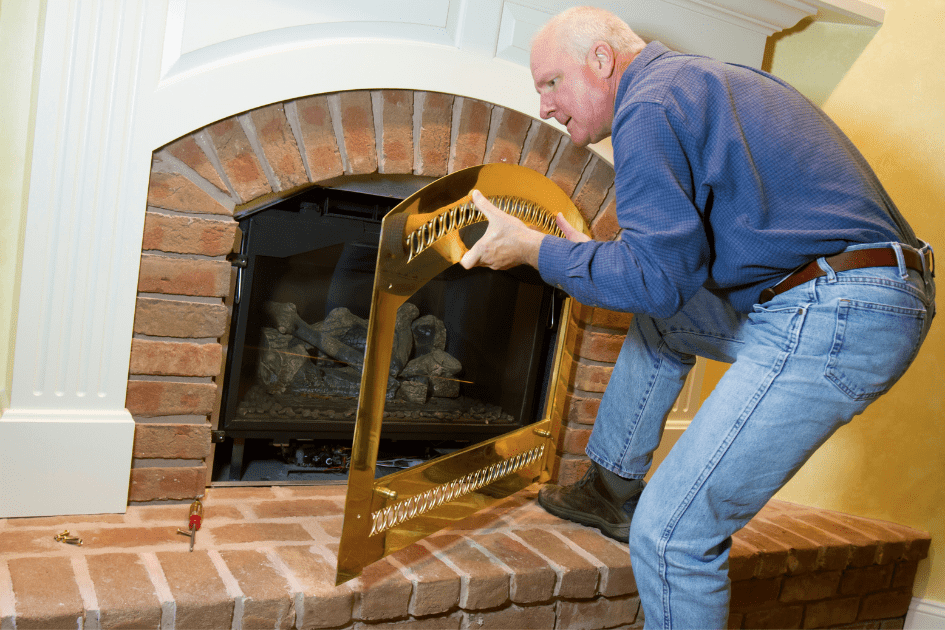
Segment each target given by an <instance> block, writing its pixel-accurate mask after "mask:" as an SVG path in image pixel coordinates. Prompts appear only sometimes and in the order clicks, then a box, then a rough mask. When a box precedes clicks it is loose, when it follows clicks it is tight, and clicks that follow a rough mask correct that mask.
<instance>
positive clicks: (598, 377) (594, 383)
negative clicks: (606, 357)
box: [573, 359, 614, 393]
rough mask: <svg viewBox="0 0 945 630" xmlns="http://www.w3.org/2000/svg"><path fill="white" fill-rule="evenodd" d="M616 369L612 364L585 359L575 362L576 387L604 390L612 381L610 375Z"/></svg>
mask: <svg viewBox="0 0 945 630" xmlns="http://www.w3.org/2000/svg"><path fill="white" fill-rule="evenodd" d="M613 371H614V368H613V366H612V365H598V364H596V363H590V362H588V361H585V360H583V359H581V360H578V361H577V362H576V363H575V370H574V372H573V374H574V388H575V389H582V390H584V391H586V392H601V393H602V392H603V391H604V390H605V389H607V383H609V382H610V375H611V373H612V372H613Z"/></svg>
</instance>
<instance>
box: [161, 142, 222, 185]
mask: <svg viewBox="0 0 945 630" xmlns="http://www.w3.org/2000/svg"><path fill="white" fill-rule="evenodd" d="M165 150H166V151H167V152H168V153H170V154H171V155H173V156H174V157H176V158H177V159H178V160H180V161H181V162H183V163H184V164H186V165H187V166H189V167H190V168H192V169H194V170H195V171H196V172H197V174H198V175H200V176H201V177H203V178H204V179H205V180H207V181H208V182H210V183H211V184H213V185H214V186H216V187H217V188H219V189H220V191H221V192H227V189H226V184H224V183H223V180H222V179H221V178H220V174H219V173H217V170H216V169H215V168H214V167H213V164H211V162H210V159H209V158H208V157H207V154H206V153H204V152H203V149H201V148H200V146H199V145H198V144H197V141H196V139H195V138H194V136H193V135H188V136H184V137H183V138H180V139H179V140H175V141H174V142H172V143H170V144H168V145H167V146H166V147H165Z"/></svg>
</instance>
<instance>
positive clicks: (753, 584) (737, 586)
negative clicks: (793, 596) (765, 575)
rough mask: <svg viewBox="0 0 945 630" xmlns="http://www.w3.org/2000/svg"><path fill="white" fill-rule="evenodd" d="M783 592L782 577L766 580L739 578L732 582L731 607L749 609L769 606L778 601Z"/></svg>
mask: <svg viewBox="0 0 945 630" xmlns="http://www.w3.org/2000/svg"><path fill="white" fill-rule="evenodd" d="M780 592H781V578H779V577H777V578H769V579H766V580H755V579H752V580H739V581H738V582H732V597H731V604H730V605H731V607H732V609H733V610H747V609H751V608H760V607H764V606H769V605H772V604H774V603H776V602H777V601H778V593H780Z"/></svg>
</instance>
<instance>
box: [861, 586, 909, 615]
mask: <svg viewBox="0 0 945 630" xmlns="http://www.w3.org/2000/svg"><path fill="white" fill-rule="evenodd" d="M861 602H862V603H861V605H860V614H859V616H858V617H857V619H859V620H861V621H862V620H866V619H892V618H893V617H902V616H904V615H905V614H906V613H907V612H909V604H911V603H912V589H902V590H896V591H880V592H878V593H870V594H868V595H864V596H863V597H862V598H861Z"/></svg>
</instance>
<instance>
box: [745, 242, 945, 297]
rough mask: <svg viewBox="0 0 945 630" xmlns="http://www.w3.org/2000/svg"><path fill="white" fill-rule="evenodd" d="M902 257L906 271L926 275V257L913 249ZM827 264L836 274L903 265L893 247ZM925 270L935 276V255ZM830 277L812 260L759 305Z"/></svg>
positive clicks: (928, 256) (857, 251) (928, 255)
mask: <svg viewBox="0 0 945 630" xmlns="http://www.w3.org/2000/svg"><path fill="white" fill-rule="evenodd" d="M902 257H903V259H904V260H905V262H906V267H908V268H909V269H914V270H915V271H918V272H919V273H922V272H923V266H922V262H923V261H922V258H923V256H921V255H920V254H918V253H916V252H914V251H913V250H911V249H905V248H903V250H902ZM826 260H827V264H829V265H830V266H831V267H832V268H833V270H834V271H848V270H850V269H863V268H864V267H896V266H898V265H899V262H898V261H897V260H896V251H895V250H894V249H893V248H891V247H877V248H874V249H855V250H853V251H850V252H843V253H840V254H837V255H836V256H828V257H827V258H826ZM925 266H926V268H928V270H929V271H930V272H933V273H934V269H935V267H934V262H933V259H932V253H931V252H929V251H926V253H925ZM826 275H827V274H826V272H824V270H823V269H821V268H820V265H818V264H817V261H816V260H812V261H811V262H809V263H807V264H806V265H804V266H803V267H801V268H800V269H798V270H797V271H795V272H794V273H792V274H791V275H789V276H788V277H787V278H785V279H784V280H782V281H781V282H779V283H778V284H776V285H774V286H773V287H768V288H767V289H765V290H764V291H762V292H761V298H760V300H759V304H764V303H765V302H767V301H768V300H770V299H772V298H774V296H776V295H779V294H781V293H784V292H785V291H787V290H789V289H793V288H794V287H796V286H798V285H801V284H804V283H805V282H809V281H811V280H813V279H814V278H820V277H821V276H826Z"/></svg>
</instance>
